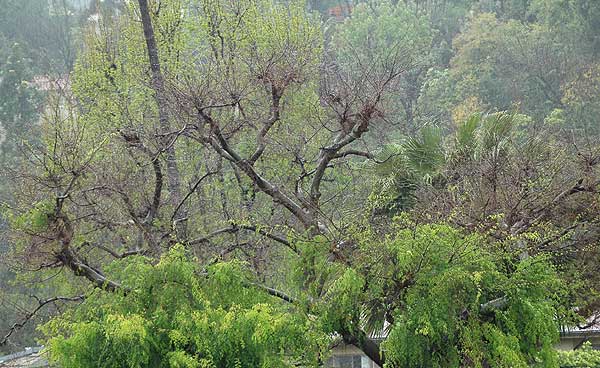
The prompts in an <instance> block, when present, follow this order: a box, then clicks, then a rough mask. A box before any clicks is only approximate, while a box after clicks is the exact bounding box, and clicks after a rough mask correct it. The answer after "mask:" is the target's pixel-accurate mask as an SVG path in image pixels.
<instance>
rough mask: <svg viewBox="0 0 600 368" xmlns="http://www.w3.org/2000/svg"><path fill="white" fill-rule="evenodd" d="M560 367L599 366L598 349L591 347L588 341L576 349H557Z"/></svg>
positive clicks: (595, 367) (599, 354)
mask: <svg viewBox="0 0 600 368" xmlns="http://www.w3.org/2000/svg"><path fill="white" fill-rule="evenodd" d="M558 364H559V366H560V368H597V367H600V351H598V350H594V349H592V344H591V343H590V342H589V341H586V342H585V343H583V345H582V346H581V347H580V348H579V349H577V350H571V351H559V352H558Z"/></svg>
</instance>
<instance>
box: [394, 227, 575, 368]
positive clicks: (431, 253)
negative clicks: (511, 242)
mask: <svg viewBox="0 0 600 368" xmlns="http://www.w3.org/2000/svg"><path fill="white" fill-rule="evenodd" d="M485 242H486V241H485V239H484V238H482V237H480V236H478V235H468V236H464V235H462V234H460V232H458V231H457V230H454V229H452V228H451V227H449V226H445V225H423V226H417V227H416V228H414V229H407V230H402V231H400V232H399V233H398V235H397V236H396V237H394V238H393V239H390V241H389V242H387V243H386V246H387V247H389V248H390V250H391V251H392V252H394V253H395V254H396V257H397V261H396V263H397V266H396V267H397V271H396V272H398V274H400V275H408V276H407V277H409V278H410V283H411V284H412V286H411V287H410V288H408V289H407V291H406V294H405V296H404V298H403V299H402V300H403V302H402V303H400V304H399V305H398V308H397V309H396V310H395V312H394V317H395V318H394V319H395V322H394V324H393V325H392V326H391V327H390V334H389V336H388V338H387V340H386V341H385V342H384V343H383V346H384V349H385V351H386V359H387V360H386V364H389V366H402V367H452V366H461V365H463V364H468V365H469V366H475V367H482V366H484V365H485V364H486V363H484V362H487V364H490V366H492V367H527V366H529V364H533V363H535V364H539V365H540V366H543V367H553V366H554V364H555V356H554V350H553V343H554V341H556V339H557V338H558V333H557V325H556V322H555V319H554V318H555V313H556V308H557V307H558V300H559V299H558V298H553V297H552V295H553V293H559V291H560V290H561V288H562V287H563V286H562V284H561V282H560V281H559V280H558V277H557V275H556V273H555V271H554V269H553V268H552V267H551V266H549V264H548V263H547V262H546V261H545V260H544V259H538V258H531V259H528V260H525V261H521V262H518V263H517V264H516V267H517V270H516V271H515V272H513V273H508V274H507V273H505V270H504V269H503V268H502V267H500V265H499V264H497V261H496V259H497V258H496V256H494V254H493V253H490V252H489V251H487V250H486V247H485ZM503 295H505V296H506V303H507V309H506V310H505V311H496V312H493V311H488V310H485V308H483V307H482V305H484V304H485V303H487V302H489V301H491V300H494V299H496V298H498V297H499V296H503Z"/></svg>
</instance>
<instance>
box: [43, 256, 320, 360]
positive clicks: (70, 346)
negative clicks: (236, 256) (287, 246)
mask: <svg viewBox="0 0 600 368" xmlns="http://www.w3.org/2000/svg"><path fill="white" fill-rule="evenodd" d="M111 274H112V275H114V276H120V278H121V279H122V280H123V286H124V287H126V288H128V291H127V292H123V293H119V294H111V293H104V292H100V291H93V292H90V293H88V295H87V298H86V300H85V302H83V304H82V305H80V306H79V308H77V310H72V311H70V312H68V313H66V314H65V315H63V316H60V317H57V318H55V319H54V320H52V321H51V322H49V323H48V324H46V325H45V326H44V327H43V331H44V332H45V334H46V336H48V337H49V341H48V347H49V351H50V354H51V357H52V360H53V361H55V362H57V363H59V364H60V366H61V367H65V368H69V367H148V366H152V367H273V368H275V367H287V366H293V364H294V363H295V362H298V361H302V362H304V363H305V364H309V365H310V364H312V363H313V362H314V359H316V352H317V351H318V350H319V348H320V347H319V344H321V343H322V341H324V340H323V336H319V335H318V333H315V332H311V329H310V323H309V322H307V320H305V319H303V318H302V314H294V313H292V310H291V309H290V308H289V307H288V306H284V305H281V304H280V303H278V302H276V301H274V300H272V299H271V298H270V297H269V296H267V295H266V294H263V293H262V292H260V290H259V289H255V288H253V287H252V286H250V283H249V280H248V278H247V275H246V271H245V270H244V266H243V265H242V264H241V263H239V262H235V261H234V262H231V263H218V264H215V265H213V266H210V268H209V269H208V274H207V275H206V276H203V275H202V273H201V270H200V268H199V267H198V265H197V263H196V262H194V261H192V260H189V259H188V258H187V257H186V256H185V254H184V252H183V248H182V247H180V246H176V247H174V248H172V249H171V250H170V251H169V252H168V253H167V254H165V255H164V256H163V257H162V259H161V260H160V262H159V263H158V264H156V265H152V264H151V263H149V262H148V260H147V259H144V258H141V257H139V258H137V259H131V260H128V261H123V262H121V263H120V264H119V265H115V266H114V268H113V270H112V273H111Z"/></svg>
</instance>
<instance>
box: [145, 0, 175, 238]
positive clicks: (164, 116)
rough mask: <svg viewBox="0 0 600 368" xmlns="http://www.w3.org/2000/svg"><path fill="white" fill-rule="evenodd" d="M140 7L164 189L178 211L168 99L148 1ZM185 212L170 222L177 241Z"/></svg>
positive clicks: (173, 147) (173, 146)
mask: <svg viewBox="0 0 600 368" xmlns="http://www.w3.org/2000/svg"><path fill="white" fill-rule="evenodd" d="M138 3H139V6H140V14H141V18H142V27H143V29H144V38H145V39H146V46H147V49H148V60H149V62H150V70H151V72H152V88H153V89H154V98H155V99H156V104H157V107H158V120H159V124H160V130H161V133H162V142H161V143H162V147H163V149H164V150H165V153H166V157H167V165H166V166H167V179H168V180H167V184H168V185H167V186H168V189H169V202H170V203H171V205H172V206H173V208H177V207H178V206H179V204H180V203H181V189H180V188H181V182H180V174H179V169H178V167H177V156H176V152H175V145H174V142H173V139H175V138H173V139H172V138H171V135H170V134H169V133H170V132H171V126H170V123H169V113H168V107H167V102H168V101H167V98H166V94H165V83H164V77H163V74H162V71H161V67H160V59H159V57H158V47H157V45H156V39H155V37H154V28H153V26H152V19H151V18H150V11H149V9H148V0H138ZM186 216H187V209H186V207H185V205H184V204H182V205H181V206H179V208H178V210H177V213H175V216H174V218H173V220H174V221H173V223H174V224H175V227H176V230H177V236H178V238H185V236H186V235H185V232H186V227H185V221H184V219H185V218H186Z"/></svg>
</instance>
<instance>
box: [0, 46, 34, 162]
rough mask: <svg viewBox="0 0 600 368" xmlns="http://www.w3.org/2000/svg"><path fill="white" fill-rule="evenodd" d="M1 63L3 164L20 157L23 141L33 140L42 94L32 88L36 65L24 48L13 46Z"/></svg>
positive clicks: (1, 148)
mask: <svg viewBox="0 0 600 368" xmlns="http://www.w3.org/2000/svg"><path fill="white" fill-rule="evenodd" d="M7 51H8V52H7V53H6V54H3V55H6V56H5V57H6V58H5V59H4V60H1V61H0V124H1V127H2V145H0V151H1V154H2V161H4V162H6V160H7V158H8V157H14V156H15V155H16V153H17V152H16V149H17V146H18V144H19V140H20V139H23V138H24V137H31V134H32V131H33V130H34V127H35V125H36V123H37V119H38V108H39V106H40V103H41V95H40V93H39V92H38V91H37V90H36V89H35V87H33V86H31V85H30V81H31V80H32V78H33V73H32V69H31V68H32V66H31V64H32V62H31V60H29V59H27V58H26V57H25V54H24V51H23V46H22V45H19V44H13V45H12V47H9V48H8V50H7Z"/></svg>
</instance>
